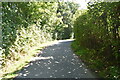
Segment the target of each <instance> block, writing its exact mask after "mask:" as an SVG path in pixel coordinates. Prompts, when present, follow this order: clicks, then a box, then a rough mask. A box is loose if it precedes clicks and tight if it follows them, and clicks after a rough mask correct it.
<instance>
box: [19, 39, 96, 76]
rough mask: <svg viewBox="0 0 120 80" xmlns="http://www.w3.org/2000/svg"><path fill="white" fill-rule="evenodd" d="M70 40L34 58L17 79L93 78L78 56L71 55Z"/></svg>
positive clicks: (51, 47)
mask: <svg viewBox="0 0 120 80" xmlns="http://www.w3.org/2000/svg"><path fill="white" fill-rule="evenodd" d="M71 42H72V40H68V41H67V40H60V41H58V43H55V44H53V45H50V46H48V47H46V48H45V49H44V50H43V51H42V52H41V53H40V54H38V55H37V56H36V57H34V58H33V59H32V60H31V62H30V63H29V64H28V65H26V66H25V68H24V69H23V70H21V71H19V76H18V77H17V78H95V76H94V75H93V74H92V73H91V72H90V71H89V70H88V69H87V68H86V66H85V65H84V63H82V61H81V60H79V58H78V56H76V55H75V54H73V52H72V50H71V48H70V44H71Z"/></svg>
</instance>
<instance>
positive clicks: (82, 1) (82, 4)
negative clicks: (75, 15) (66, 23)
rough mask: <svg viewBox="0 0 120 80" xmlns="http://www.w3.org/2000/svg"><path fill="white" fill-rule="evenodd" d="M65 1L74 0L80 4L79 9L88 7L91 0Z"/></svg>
mask: <svg viewBox="0 0 120 80" xmlns="http://www.w3.org/2000/svg"><path fill="white" fill-rule="evenodd" d="M64 1H72V2H75V3H78V4H80V7H79V9H87V2H88V1H90V0H64Z"/></svg>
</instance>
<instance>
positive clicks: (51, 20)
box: [0, 2, 78, 76]
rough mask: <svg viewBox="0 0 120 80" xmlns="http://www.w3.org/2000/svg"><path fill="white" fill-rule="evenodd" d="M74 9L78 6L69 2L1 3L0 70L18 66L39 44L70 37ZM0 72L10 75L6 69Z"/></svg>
mask: <svg viewBox="0 0 120 80" xmlns="http://www.w3.org/2000/svg"><path fill="white" fill-rule="evenodd" d="M66 7H67V8H66ZM77 8H78V6H77V4H74V3H72V2H69V3H65V2H2V39H3V43H2V44H3V46H2V49H0V51H1V53H2V55H1V54H0V57H1V58H0V64H2V66H0V68H1V69H2V68H4V67H7V66H10V64H14V62H15V61H18V63H17V64H19V60H21V59H23V58H24V56H27V55H30V54H32V52H30V51H31V50H33V49H34V47H37V48H39V46H40V45H41V44H42V43H45V42H47V41H52V40H54V39H65V38H70V37H71V33H72V28H71V26H72V25H73V24H72V22H73V21H72V18H73V15H74V14H75V12H76V10H77ZM71 12H72V13H71ZM64 14H66V16H65V15H64ZM64 19H65V20H68V21H64ZM68 25H69V27H70V28H69V27H68ZM68 28H69V29H68ZM66 31H67V32H68V33H69V34H66ZM58 33H59V34H58ZM67 36H68V37H67ZM0 71H3V72H2V74H5V73H9V71H8V70H0ZM7 71H8V72H7ZM0 73H1V72H0ZM0 76H1V75H0Z"/></svg>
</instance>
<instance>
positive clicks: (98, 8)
mask: <svg viewBox="0 0 120 80" xmlns="http://www.w3.org/2000/svg"><path fill="white" fill-rule="evenodd" d="M119 5H120V2H112V3H108V2H99V3H97V2H95V3H89V6H88V11H87V12H85V13H84V14H82V15H81V16H80V17H79V18H77V19H76V21H75V23H74V32H75V38H76V41H75V43H73V44H74V45H75V46H76V48H77V49H76V51H77V53H78V54H79V55H81V58H83V59H84V60H85V61H86V62H87V63H88V64H91V65H90V66H89V67H92V68H94V69H95V70H96V72H99V73H100V76H104V77H105V78H119V77H120V75H119V74H120V73H119V72H120V71H119V70H120V69H119V68H118V67H120V66H119V64H120V62H119V61H120V60H119V59H120V50H119V49H120V46H119V45H120V30H119V29H120V25H119V23H120V22H119V19H120V11H119V8H120V6H119ZM81 47H82V48H81ZM83 48H84V49H83ZM80 49H81V50H82V51H81V52H80V51H78V50H80ZM83 50H85V51H86V50H87V53H85V52H83ZM86 56H87V57H86ZM111 67H114V68H111ZM104 73H105V74H104Z"/></svg>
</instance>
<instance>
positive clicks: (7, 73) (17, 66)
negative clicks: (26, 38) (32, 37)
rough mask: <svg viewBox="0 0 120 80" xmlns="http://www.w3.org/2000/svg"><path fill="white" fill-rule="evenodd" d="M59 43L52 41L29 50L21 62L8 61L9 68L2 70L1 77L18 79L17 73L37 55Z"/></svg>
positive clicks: (5, 67)
mask: <svg viewBox="0 0 120 80" xmlns="http://www.w3.org/2000/svg"><path fill="white" fill-rule="evenodd" d="M56 42H57V41H56V40H55V41H50V42H46V43H43V44H40V46H36V47H32V48H31V50H29V51H28V52H27V53H30V54H27V55H24V56H22V57H21V58H20V59H19V60H17V61H12V60H9V59H8V60H7V64H8V65H9V66H6V65H5V66H4V67H3V68H2V69H1V72H0V73H1V74H0V77H1V79H2V78H4V79H8V78H14V77H16V76H17V75H18V74H17V72H18V71H19V70H21V69H22V68H23V67H24V66H25V65H27V64H28V63H29V62H30V59H31V58H33V57H34V56H35V55H37V54H39V53H40V51H41V50H42V49H43V48H45V47H46V46H49V45H52V44H54V43H56Z"/></svg>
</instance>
